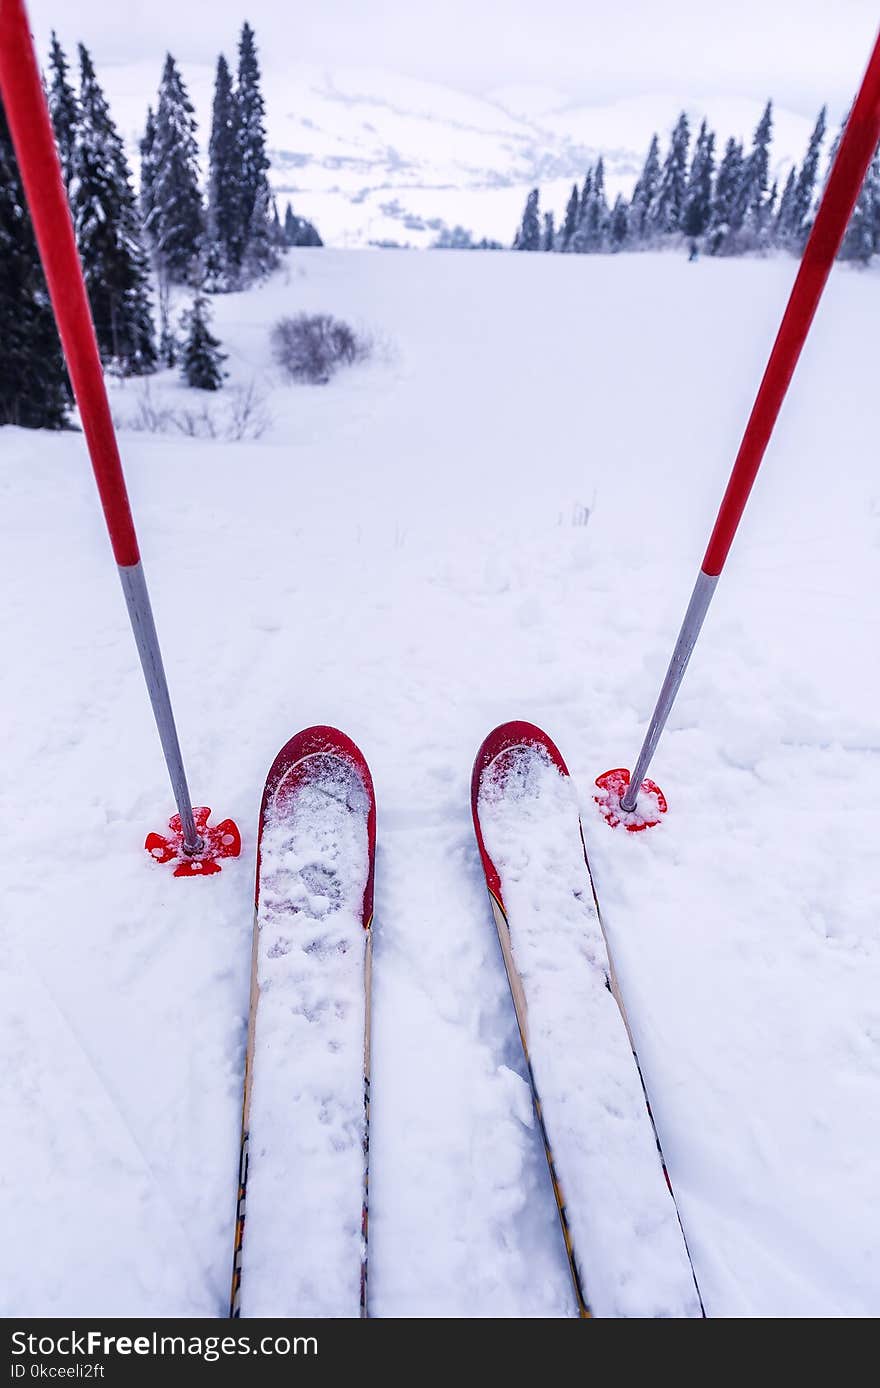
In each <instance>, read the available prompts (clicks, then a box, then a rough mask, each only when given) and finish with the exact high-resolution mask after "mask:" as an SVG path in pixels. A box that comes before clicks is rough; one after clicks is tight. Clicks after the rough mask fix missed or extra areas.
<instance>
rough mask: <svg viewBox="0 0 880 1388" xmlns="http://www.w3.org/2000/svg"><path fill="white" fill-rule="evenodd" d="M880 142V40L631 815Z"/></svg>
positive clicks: (675, 662)
mask: <svg viewBox="0 0 880 1388" xmlns="http://www.w3.org/2000/svg"><path fill="white" fill-rule="evenodd" d="M878 140H880V34H878V36H877V39H876V41H875V44H874V49H873V52H872V54H871V57H870V60H869V62H868V67H867V70H866V72H865V76H864V78H863V80H862V85H861V87H860V88H859V93H858V96H857V97H856V100H855V103H854V105H853V108H852V111H851V112H850V116H849V120H848V121H847V124H846V129H845V131H844V133H843V137H842V139H841V142H840V147H839V149H838V151H837V155H836V158H835V160H834V164H833V167H832V169H831V173H830V176H829V178H828V183H827V185H826V187H825V191H824V193H823V195H822V198H821V201H820V203H819V208H818V211H817V213H816V219H815V221H814V223H813V226H812V229H811V231H810V235H809V238H808V240H807V244H806V246H805V248H804V253H803V257H802V259H801V264H800V268H799V270H798V273H797V277H796V279H795V282H794V286H793V288H792V291H791V295H790V297H789V300H788V304H787V305H786V309H785V313H784V315H783V318H782V323H781V325H780V328H779V332H778V333H777V336H776V341H775V343H774V344H773V350H772V352H771V353H770V359H769V361H768V363H767V368H766V370H765V372H764V376H763V379H762V381H761V385H760V388H759V390H758V394H757V397H756V399H755V403H754V406H753V407H752V412H751V415H750V416H749V421H748V424H747V425H746V430H745V433H744V435H743V439H742V443H741V444H740V448H739V452H738V453H737V456H736V461H735V462H734V465H733V470H732V472H731V474H730V480H729V482H728V484H727V490H726V491H725V493H724V498H723V500H722V502H721V508H720V510H719V512H718V518H717V520H716V522H715V528H714V530H713V531H712V536H711V538H710V540H709V546H708V549H707V550H706V554H705V557H704V559H703V564H702V567H701V569H700V573H699V574H698V576H697V582H696V586H695V588H694V591H693V594H692V596H691V600H690V603H689V604H688V609H687V612H686V614H685V618H684V622H683V623H682V627H681V631H680V632H679V635H678V640H677V641H676V643H675V649H674V650H673V653H672V659H671V660H670V662H669V668H668V670H667V672H666V677H665V679H664V681H663V684H662V687H661V689H660V694H659V697H658V699H657V705H656V707H655V709H654V712H653V715H652V717H651V721H650V723H649V725H648V731H647V733H646V735H645V740H644V742H643V743H642V748H641V751H640V752H639V757H638V760H637V762H636V764H635V767H634V768H633V771H632V774H631V776H630V778H629V784H628V785H627V787H626V790H625V792H624V794H623V795H622V796H621V799H620V808H621V809H622V810H623V811H624V812H625V813H627V814H629V813H632V812H633V811H634V810H635V808H636V802H637V799H638V794H639V790H640V787H641V785H642V781H643V779H644V777H645V774H646V772H647V770H648V767H649V765H650V763H651V758H652V757H653V755H654V751H655V749H656V747H657V743H658V742H659V740H660V735H661V733H662V732H663V729H664V727H665V725H666V720H667V718H668V717H669V713H670V710H671V709H672V706H673V704H674V702H675V697H676V695H677V694H678V690H679V688H680V686H681V682H682V679H683V677H684V672H685V670H686V669H687V666H688V662H689V660H690V658H691V655H692V653H693V649H694V646H695V644H696V641H697V637H698V636H699V634H700V631H701V629H702V626H703V622H704V620H705V617H706V612H707V611H708V608H709V604H710V602H711V601H712V597H713V594H714V592H715V588H716V585H717V583H718V577H719V575H720V573H721V570H722V569H723V567H724V563H725V561H726V559H727V555H728V553H729V551H730V546H731V544H732V543H733V538H734V535H735V534H736V531H737V528H738V526H739V523H740V520H741V519H742V515H743V511H744V510H745V507H746V502H747V501H748V499H749V493H750V492H751V490H752V485H753V483H754V481H755V477H756V476H757V473H758V468H759V467H760V466H761V461H762V459H763V457H764V454H765V452H766V449H767V445H768V443H769V442H770V438H771V435H772V433H773V429H774V427H775V425H776V421H777V419H778V417H779V411H780V409H781V408H782V402H783V400H784V399H785V396H786V392H787V391H788V387H789V384H790V383H791V378H792V376H793V375H794V371H795V367H796V366H797V363H798V359H799V357H800V354H801V349H802V348H803V345H804V342H805V341H806V338H807V334H808V333H809V330H810V325H811V324H812V321H813V317H814V315H815V313H816V309H817V308H818V306H819V300H820V299H821V297H822V292H823V290H824V288H825V285H826V283H827V280H828V276H829V274H830V272H831V267H832V265H833V263H834V260H835V257H836V255H837V252H838V250H839V249H840V244H841V242H842V240H843V237H844V234H845V232H846V228H847V225H848V223H849V219H850V217H851V216H852V212H853V208H854V207H855V204H856V200H857V198H858V196H859V191H860V189H861V186H862V183H863V182H864V179H865V175H866V173H867V171H868V166H869V164H870V163H871V159H872V158H873V156H874V153H875V151H876V149H877V144H878Z"/></svg>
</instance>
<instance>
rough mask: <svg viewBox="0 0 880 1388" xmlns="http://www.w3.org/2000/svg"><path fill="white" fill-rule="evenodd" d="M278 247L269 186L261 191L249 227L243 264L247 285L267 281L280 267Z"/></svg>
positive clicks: (244, 278) (244, 279)
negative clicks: (273, 227)
mask: <svg viewBox="0 0 880 1388" xmlns="http://www.w3.org/2000/svg"><path fill="white" fill-rule="evenodd" d="M278 259H279V256H278V246H277V243H276V241H275V236H274V233H273V230H272V205H271V201H270V197H269V185H268V184H266V186H265V187H264V188H261V189H260V192H259V193H258V194H257V200H256V202H255V203H254V209H253V212H252V213H251V220H250V223H249V225H248V233H247V240H246V242H245V250H244V259H243V260H242V262H241V271H242V278H243V281H244V283H245V284H253V283H254V281H255V280H261V279H265V278H266V276H267V275H269V274H271V272H272V271H273V270H274V269H275V268H276V266H277V265H278Z"/></svg>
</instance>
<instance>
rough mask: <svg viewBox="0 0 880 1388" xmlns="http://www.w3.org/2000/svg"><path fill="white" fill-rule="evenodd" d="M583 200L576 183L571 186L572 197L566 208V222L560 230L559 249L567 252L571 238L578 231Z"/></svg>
mask: <svg viewBox="0 0 880 1388" xmlns="http://www.w3.org/2000/svg"><path fill="white" fill-rule="evenodd" d="M580 206H581V198H580V193H579V191H578V186H577V184H576V183H573V184H572V185H571V197H570V198H569V199H568V202H567V204H566V208H565V220H564V221H563V223H562V226H561V228H560V230H559V249H560V250H561V251H567V250H568V247H569V243H570V241H571V238H572V237H573V236H574V234H575V231H576V230H577V224H578V212H579V211H580Z"/></svg>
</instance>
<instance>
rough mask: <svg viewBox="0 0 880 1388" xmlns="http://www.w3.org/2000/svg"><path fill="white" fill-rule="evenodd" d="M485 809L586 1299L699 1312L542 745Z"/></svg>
mask: <svg viewBox="0 0 880 1388" xmlns="http://www.w3.org/2000/svg"><path fill="white" fill-rule="evenodd" d="M478 813H479V817H480V826H481V828H482V832H483V838H484V841H485V844H486V849H487V851H488V853H489V857H490V858H491V860H492V862H493V863H494V864H495V867H496V869H497V871H498V873H499V876H500V879H501V890H502V895H503V898H504V905H505V907H506V911H507V919H508V926H509V930H510V943H511V952H512V956H513V962H514V968H515V970H516V975H517V978H518V980H521V983H522V989H523V998H522V1003H521V1007H522V1009H523V1018H524V1027H525V1032H526V1036H527V1040H528V1046H529V1054H530V1057H531V1063H532V1068H533V1071H534V1075H535V1083H536V1086H537V1092H538V1095H539V1096H540V1101H541V1107H542V1111H543V1115H544V1122H545V1125H546V1129H547V1134H548V1141H549V1144H550V1146H551V1148H552V1151H553V1158H554V1164H555V1169H556V1172H557V1175H558V1178H559V1181H560V1185H561V1189H562V1192H563V1195H564V1198H565V1204H566V1212H567V1218H568V1223H569V1228H570V1230H571V1234H572V1239H573V1244H574V1249H575V1256H576V1257H577V1260H578V1272H579V1274H580V1283H581V1289H582V1293H583V1295H584V1297H585V1299H586V1301H587V1304H588V1306H589V1308H590V1310H591V1311H592V1312H593V1314H594V1315H597V1316H603V1317H608V1316H615V1317H617V1316H642V1317H644V1316H648V1317H655V1316H699V1315H701V1314H702V1313H701V1310H700V1304H699V1298H698V1296H697V1292H696V1288H695V1286H694V1278H693V1273H692V1272H691V1268H690V1264H689V1262H688V1256H687V1250H686V1247H685V1244H684V1241H683V1239H682V1236H681V1229H680V1227H679V1223H678V1217H677V1214H676V1210H675V1205H674V1204H673V1202H672V1199H671V1197H670V1195H669V1192H668V1190H667V1186H666V1182H665V1179H664V1175H663V1168H662V1165H661V1161H660V1158H659V1156H658V1153H657V1145H656V1139H655V1135H654V1131H653V1129H652V1127H651V1121H650V1118H649V1115H648V1110H647V1108H646V1106H645V1096H644V1093H643V1091H642V1086H641V1083H640V1080H639V1072H638V1067H637V1065H636V1064H635V1062H634V1060H633V1052H632V1047H631V1044H630V1040H629V1037H628V1035H627V1031H626V1026H625V1024H624V1020H623V1017H622V1015H621V1012H620V1010H619V1008H618V1005H617V1002H616V1001H615V999H614V996H613V994H612V992H611V989H610V978H611V970H610V968H609V961H608V955H607V952H606V949H605V942H604V939H603V936H602V928H601V925H600V923H599V917H598V914H597V911H596V905H595V901H594V899H593V892H592V889H591V886H590V879H589V875H588V872H587V867H586V863H585V861H584V851H583V844H582V842H581V828H580V822H579V819H578V807H577V797H576V795H575V792H574V789H573V787H572V785H571V781H570V778H569V777H567V776H562V775H560V773H559V771H558V770H557V768H556V767H555V766H554V765H553V763H552V762H551V761H550V758H549V757H548V755H547V753H546V752H544V751H543V750H542V749H539V748H536V747H529V746H521V747H517V748H515V749H514V750H512V751H508V752H504V753H502V754H501V756H499V757H497V758H496V759H495V760H494V761H493V762H491V763H490V765H489V766H488V767H487V768H486V769H485V771H484V772H483V774H482V776H481V778H480V792H479V799H478Z"/></svg>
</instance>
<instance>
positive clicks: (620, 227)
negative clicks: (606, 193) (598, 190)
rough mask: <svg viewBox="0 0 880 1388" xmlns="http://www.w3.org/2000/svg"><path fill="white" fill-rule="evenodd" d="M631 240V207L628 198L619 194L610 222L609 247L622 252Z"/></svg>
mask: <svg viewBox="0 0 880 1388" xmlns="http://www.w3.org/2000/svg"><path fill="white" fill-rule="evenodd" d="M628 238H629V207H628V205H627V201H626V198H625V197H624V196H623V194H622V193H618V195H617V200H616V202H615V204H614V206H613V207H612V209H611V216H610V218H609V221H608V245H609V248H610V249H611V250H612V251H622V250H623V249H624V247H625V246H626V243H627V240H628Z"/></svg>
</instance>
